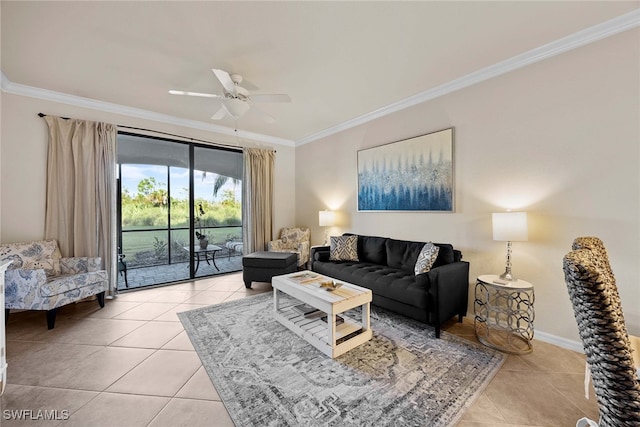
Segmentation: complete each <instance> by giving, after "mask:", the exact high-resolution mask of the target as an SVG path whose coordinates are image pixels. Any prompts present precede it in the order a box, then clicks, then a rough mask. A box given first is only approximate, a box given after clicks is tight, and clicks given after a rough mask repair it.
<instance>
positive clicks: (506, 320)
mask: <svg viewBox="0 0 640 427" xmlns="http://www.w3.org/2000/svg"><path fill="white" fill-rule="evenodd" d="M496 280H499V276H498V275H496V274H485V275H482V276H480V277H478V279H477V281H476V288H475V301H474V304H473V311H474V314H475V320H474V326H475V331H476V336H477V337H478V340H479V341H480V342H481V343H483V344H484V345H486V346H488V347H491V348H495V349H496V350H500V351H504V352H505V353H511V354H528V353H531V352H532V351H533V346H532V343H531V341H532V340H533V319H534V316H535V313H534V311H533V302H534V300H535V295H534V292H533V285H532V284H531V283H529V282H526V281H524V280H515V281H512V282H507V284H501V283H497V282H496Z"/></svg>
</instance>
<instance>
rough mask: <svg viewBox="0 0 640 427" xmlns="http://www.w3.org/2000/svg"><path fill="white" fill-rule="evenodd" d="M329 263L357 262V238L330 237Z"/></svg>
mask: <svg viewBox="0 0 640 427" xmlns="http://www.w3.org/2000/svg"><path fill="white" fill-rule="evenodd" d="M329 261H358V236H331V248H330V249H329Z"/></svg>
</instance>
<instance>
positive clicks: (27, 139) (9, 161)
mask: <svg viewBox="0 0 640 427" xmlns="http://www.w3.org/2000/svg"><path fill="white" fill-rule="evenodd" d="M40 112H42V113H45V114H51V115H59V116H63V117H73V118H78V119H86V120H96V121H105V122H109V123H115V124H119V125H127V126H135V127H140V128H145V129H152V130H156V131H163V132H169V133H173V134H177V135H183V136H186V137H192V138H202V139H204V140H207V141H214V142H227V143H235V140H234V139H233V137H229V136H224V135H215V134H212V133H211V132H205V131H200V130H195V129H191V128H182V127H179V126H173V125H166V124H163V123H159V122H153V121H147V120H141V119H136V118H131V117H126V116H121V115H118V114H111V113H105V112H101V111H96V110H91V109H87V108H81V107H75V106H71V105H66V104H59V103H54V102H49V101H42V100H39V99H34V98H29V97H25V96H17V95H12V94H6V93H5V94H3V95H2V116H1V119H2V130H1V138H2V145H1V146H0V155H1V157H0V158H1V165H0V171H1V174H0V195H1V197H0V203H1V206H2V209H0V213H1V223H0V224H1V234H0V238H1V240H0V241H2V242H16V241H30V240H36V239H41V238H43V237H44V211H45V182H46V165H47V126H46V124H45V122H44V120H43V119H41V118H40V117H38V116H37V114H38V113H40ZM240 145H246V146H266V144H263V143H260V144H258V143H255V142H251V141H245V140H243V139H240ZM274 148H275V149H276V151H277V153H276V164H275V168H276V172H275V194H274V200H275V204H276V208H275V212H274V218H275V219H274V233H277V231H278V229H279V228H280V227H283V226H284V225H288V224H292V223H293V222H294V219H295V209H294V208H292V207H293V206H294V185H295V161H294V157H295V153H294V148H293V147H287V146H283V145H277V146H274Z"/></svg>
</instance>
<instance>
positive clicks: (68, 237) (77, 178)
mask: <svg viewBox="0 0 640 427" xmlns="http://www.w3.org/2000/svg"><path fill="white" fill-rule="evenodd" d="M44 119H45V120H46V122H47V125H48V126H49V152H48V158H47V206H46V213H45V228H44V231H45V236H46V238H47V239H56V240H57V241H58V244H59V245H60V251H61V252H62V256H65V257H73V256H90V257H96V256H99V257H101V258H102V262H103V266H104V268H105V269H106V270H107V271H108V272H109V290H108V292H107V294H109V295H113V293H114V290H115V288H116V287H115V280H116V278H117V272H116V262H114V254H115V231H116V227H115V219H116V213H115V211H116V199H115V166H116V135H117V129H116V126H115V125H112V124H108V123H98V122H89V121H83V120H75V119H63V118H61V117H52V116H45V117H44Z"/></svg>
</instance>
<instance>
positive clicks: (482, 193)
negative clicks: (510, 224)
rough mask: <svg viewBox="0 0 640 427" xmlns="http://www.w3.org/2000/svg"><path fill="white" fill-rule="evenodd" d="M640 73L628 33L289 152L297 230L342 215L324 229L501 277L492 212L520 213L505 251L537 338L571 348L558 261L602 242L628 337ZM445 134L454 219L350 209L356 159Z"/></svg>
mask: <svg viewBox="0 0 640 427" xmlns="http://www.w3.org/2000/svg"><path fill="white" fill-rule="evenodd" d="M452 54H455V53H452ZM639 64H640V31H638V30H637V29H636V30H632V31H628V32H626V33H623V34H620V35H617V36H614V37H611V38H608V39H605V40H602V41H599V42H596V43H594V44H591V45H588V46H585V47H582V48H579V49H576V50H574V51H570V52H568V53H564V54H562V55H560V56H557V57H554V58H551V59H548V60H545V61H543V62H540V63H537V64H534V65H531V66H528V67H526V68H523V69H520V70H517V71H514V72H511V73H508V74H505V75H503V76H500V77H497V78H494V79H492V80H489V81H486V82H484V83H481V84H477V85H475V86H472V87H469V88H466V89H463V90H460V91H458V92H455V93H452V94H449V95H447V96H444V97H441V98H439V99H436V100H433V101H431V102H428V103H425V104H422V105H419V106H416V107H414V108H411V109H407V110H404V111H401V112H398V113H396V114H394V115H391V116H387V117H384V118H381V119H378V120H375V121H372V122H369V123H367V124H365V125H362V126H359V127H357V128H354V129H351V130H348V131H344V132H341V133H339V134H336V135H333V136H330V137H327V138H325V139H323V140H319V141H315V142H312V143H309V144H306V145H303V146H300V147H298V148H297V149H296V165H297V168H296V169H297V174H296V178H297V186H296V205H297V216H296V217H297V222H298V223H299V224H306V225H309V226H311V228H312V237H313V243H314V244H319V243H320V242H322V237H323V230H322V229H320V227H318V225H317V215H318V213H317V212H318V210H321V209H325V208H329V209H336V210H338V211H340V216H341V222H342V223H341V225H340V226H339V227H334V228H332V229H331V232H332V234H337V233H342V232H344V231H352V232H356V233H361V234H369V235H381V236H390V237H395V238H400V239H412V240H419V241H426V240H432V241H435V242H451V243H453V245H454V246H455V247H457V248H458V249H461V250H462V252H463V253H464V258H465V259H466V260H467V261H470V263H471V273H470V281H471V282H472V284H473V282H474V280H475V277H476V276H478V275H479V274H483V273H501V272H502V271H504V259H505V253H506V251H505V244H504V242H494V241H493V240H492V231H491V212H499V211H503V210H505V209H506V208H513V209H514V210H526V211H527V212H529V223H530V230H529V241H528V242H517V243H514V255H513V264H514V266H513V272H514V274H515V275H517V276H519V277H521V278H523V279H526V280H528V281H530V282H532V283H533V284H534V285H535V292H536V302H535V309H536V319H535V327H536V331H537V333H538V336H539V337H541V338H543V339H545V338H546V339H547V340H551V341H554V340H555V341H556V342H557V341H563V340H567V342H566V344H567V345H568V346H572V345H576V342H577V341H578V334H577V327H576V322H575V320H574V317H573V311H572V308H571V305H570V302H569V299H568V296H567V291H566V286H565V283H564V275H563V272H562V257H563V255H564V254H565V253H566V252H567V251H568V250H569V249H570V247H571V242H572V241H573V239H574V238H575V237H576V236H583V235H595V236H599V237H600V238H602V239H603V241H604V243H605V245H606V246H607V248H608V251H609V255H610V259H611V264H612V266H613V269H614V273H615V274H616V277H617V280H618V287H619V291H620V295H621V298H622V300H623V308H624V311H625V315H626V320H627V324H628V326H629V329H630V330H631V331H632V332H635V333H636V334H638V333H640V285H638V283H640V281H639V266H640V245H639V243H640V239H639V237H640V236H639V233H640V224H639V222H640V206H639V199H640V179H639V171H640V164H639V163H640V150H639V141H640V107H639V99H640V97H639V94H640V79H639V77H640V69H639V68H640V65H639ZM387 84H393V83H392V82H387ZM374 88H375V84H373V85H372V89H373V90H374ZM451 126H453V127H454V128H455V136H454V139H455V181H456V183H455V189H456V191H455V197H456V201H455V203H456V211H455V213H427V212H423V213H409V212H397V213H392V212H385V213H375V212H357V205H356V153H357V151H358V150H360V149H364V148H369V147H374V146H377V145H380V144H385V143H389V142H393V141H397V140H401V139H405V138H409V137H413V136H417V135H421V134H424V133H429V132H433V131H437V130H440V129H444V128H447V127H451ZM470 292H471V293H472V292H473V285H472V286H471V287H470ZM470 301H471V304H470V313H472V312H473V306H472V301H473V299H470Z"/></svg>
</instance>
